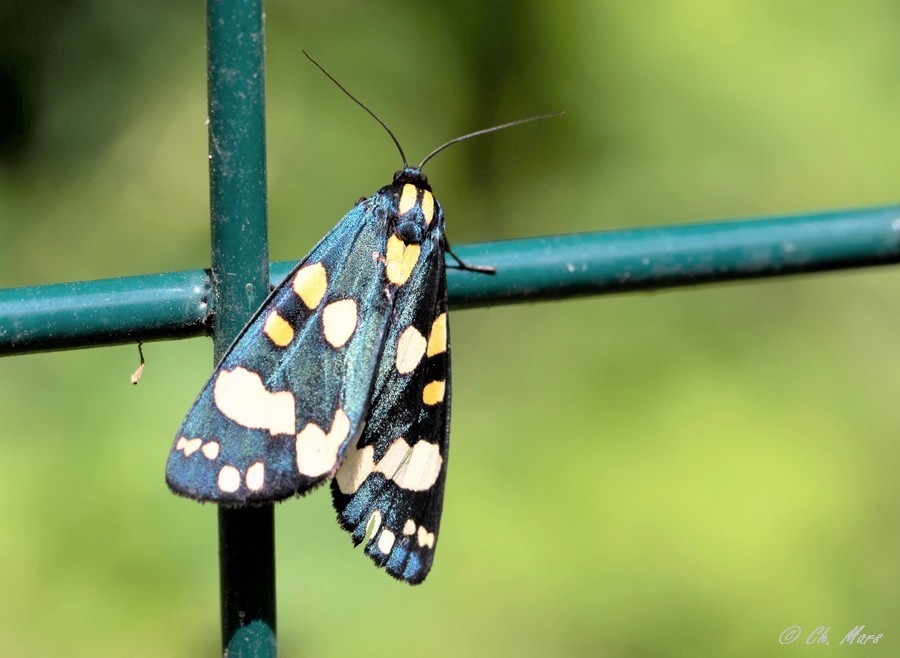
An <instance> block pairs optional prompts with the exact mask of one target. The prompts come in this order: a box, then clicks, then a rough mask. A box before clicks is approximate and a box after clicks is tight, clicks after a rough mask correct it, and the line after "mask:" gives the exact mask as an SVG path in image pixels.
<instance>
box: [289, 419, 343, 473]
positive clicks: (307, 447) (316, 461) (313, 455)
mask: <svg viewBox="0 0 900 658" xmlns="http://www.w3.org/2000/svg"><path fill="white" fill-rule="evenodd" d="M348 434H350V419H349V418H348V417H347V414H346V413H344V410H343V409H340V408H338V409H337V411H335V412H334V418H333V419H332V421H331V429H330V430H329V431H328V434H325V432H324V431H323V430H322V428H321V427H319V426H318V425H316V424H315V423H308V424H307V425H306V427H304V428H303V429H302V430H301V431H300V433H299V434H297V442H296V448H297V470H298V471H299V472H300V474H301V475H306V476H308V477H318V476H320V475H324V474H325V473H328V472H329V471H331V469H333V468H334V465H335V464H336V463H337V455H338V450H339V449H340V447H341V444H342V443H343V442H344V441H345V440H346V439H347V435H348Z"/></svg>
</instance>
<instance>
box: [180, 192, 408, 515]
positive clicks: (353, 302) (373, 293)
mask: <svg viewBox="0 0 900 658" xmlns="http://www.w3.org/2000/svg"><path fill="white" fill-rule="evenodd" d="M376 197H377V195H376ZM376 197H373V198H372V199H369V200H365V201H361V202H360V203H358V204H357V205H356V206H355V207H354V208H353V209H352V210H351V211H350V212H349V213H348V214H347V215H346V216H345V217H344V218H343V219H342V220H341V221H340V222H339V223H338V224H337V226H335V227H334V229H332V230H331V232H329V233H328V234H327V235H326V236H325V237H324V238H323V239H322V241H321V242H320V243H319V244H318V245H317V246H316V247H315V248H314V249H313V250H312V252H311V253H310V254H309V255H308V256H307V257H306V258H304V259H303V261H301V263H300V264H299V265H298V266H297V268H296V269H295V270H294V271H293V272H292V273H291V274H290V275H289V276H288V277H287V278H286V279H285V281H284V282H283V283H281V284H280V285H279V286H278V287H277V288H276V289H275V290H274V291H273V293H272V294H271V295H270V296H269V298H268V299H267V300H266V302H265V303H264V304H263V305H262V307H261V308H260V310H259V311H258V312H257V314H256V315H255V316H254V318H253V319H252V320H251V321H250V322H249V324H248V325H247V326H246V327H245V328H244V330H243V331H242V332H241V334H240V336H239V337H238V338H237V340H236V341H235V342H234V344H233V345H232V346H231V348H230V349H229V351H228V353H227V354H226V355H225V357H224V358H223V359H222V361H221V362H220V363H219V365H218V366H217V368H216V370H215V372H213V375H212V377H211V378H210V380H209V381H208V382H207V384H206V385H205V386H204V388H203V390H202V391H201V393H200V395H199V397H198V398H197V400H196V401H195V402H194V405H193V406H192V407H191V410H190V411H189V412H188V414H187V417H186V418H185V420H184V422H183V424H182V425H181V428H180V429H179V430H178V434H177V435H176V438H175V442H174V445H173V447H172V451H171V453H170V455H169V460H168V464H167V467H166V481H167V482H168V484H169V487H170V488H171V489H172V491H174V492H175V493H177V494H179V495H182V496H187V497H189V498H193V499H196V500H200V501H215V502H218V503H225V504H244V503H254V502H267V501H274V500H280V499H283V498H286V497H289V496H292V495H294V494H297V493H301V494H302V493H304V492H306V491H308V490H309V489H310V488H312V487H314V486H315V485H317V484H319V483H320V482H322V481H324V480H325V479H327V478H329V477H330V476H332V475H333V474H334V473H335V471H336V470H337V468H338V465H339V464H340V463H341V461H342V459H343V454H344V451H345V449H346V446H348V445H349V444H351V443H353V442H355V441H356V439H357V438H358V437H359V435H360V432H361V431H362V427H363V425H364V422H365V418H366V415H367V412H368V409H369V399H370V395H371V391H372V386H373V384H374V379H375V375H376V371H377V366H378V363H379V362H380V358H381V350H382V347H383V345H384V340H385V332H386V330H387V322H388V320H389V319H390V317H391V299H390V297H389V296H388V295H386V294H385V287H384V276H383V270H384V267H383V264H382V263H380V262H379V261H378V258H377V255H378V254H383V253H385V249H386V242H387V235H386V230H385V226H384V222H383V221H381V219H379V217H378V216H376V213H375V210H374V208H375V205H374V204H373V202H374V201H375V200H376Z"/></svg>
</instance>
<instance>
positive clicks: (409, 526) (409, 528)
mask: <svg viewBox="0 0 900 658" xmlns="http://www.w3.org/2000/svg"><path fill="white" fill-rule="evenodd" d="M403 534H404V535H414V534H416V522H415V521H413V520H412V519H407V520H406V525H404V526H403Z"/></svg>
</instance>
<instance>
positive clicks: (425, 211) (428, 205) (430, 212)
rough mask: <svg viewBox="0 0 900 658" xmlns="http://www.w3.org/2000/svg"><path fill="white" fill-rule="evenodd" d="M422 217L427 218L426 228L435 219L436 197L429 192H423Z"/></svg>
mask: <svg viewBox="0 0 900 658" xmlns="http://www.w3.org/2000/svg"><path fill="white" fill-rule="evenodd" d="M422 216H423V217H425V226H428V225H429V224H431V220H432V219H434V196H433V195H432V194H431V192H429V191H428V190H423V191H422Z"/></svg>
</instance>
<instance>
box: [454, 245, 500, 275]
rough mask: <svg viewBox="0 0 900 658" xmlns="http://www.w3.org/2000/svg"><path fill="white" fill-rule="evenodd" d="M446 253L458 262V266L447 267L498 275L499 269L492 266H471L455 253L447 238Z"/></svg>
mask: <svg viewBox="0 0 900 658" xmlns="http://www.w3.org/2000/svg"><path fill="white" fill-rule="evenodd" d="M444 251H446V252H447V253H448V254H450V258H452V259H453V260H455V261H456V262H457V265H448V266H447V267H452V268H453V269H456V270H468V271H469V272H481V273H482V274H496V273H497V268H496V267H491V266H490V265H469V264H468V263H466V262H465V261H463V260H462V259H461V258H460V257H459V256H457V255H456V254H454V253H453V250H452V249H451V248H450V242H448V241H447V238H444Z"/></svg>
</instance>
